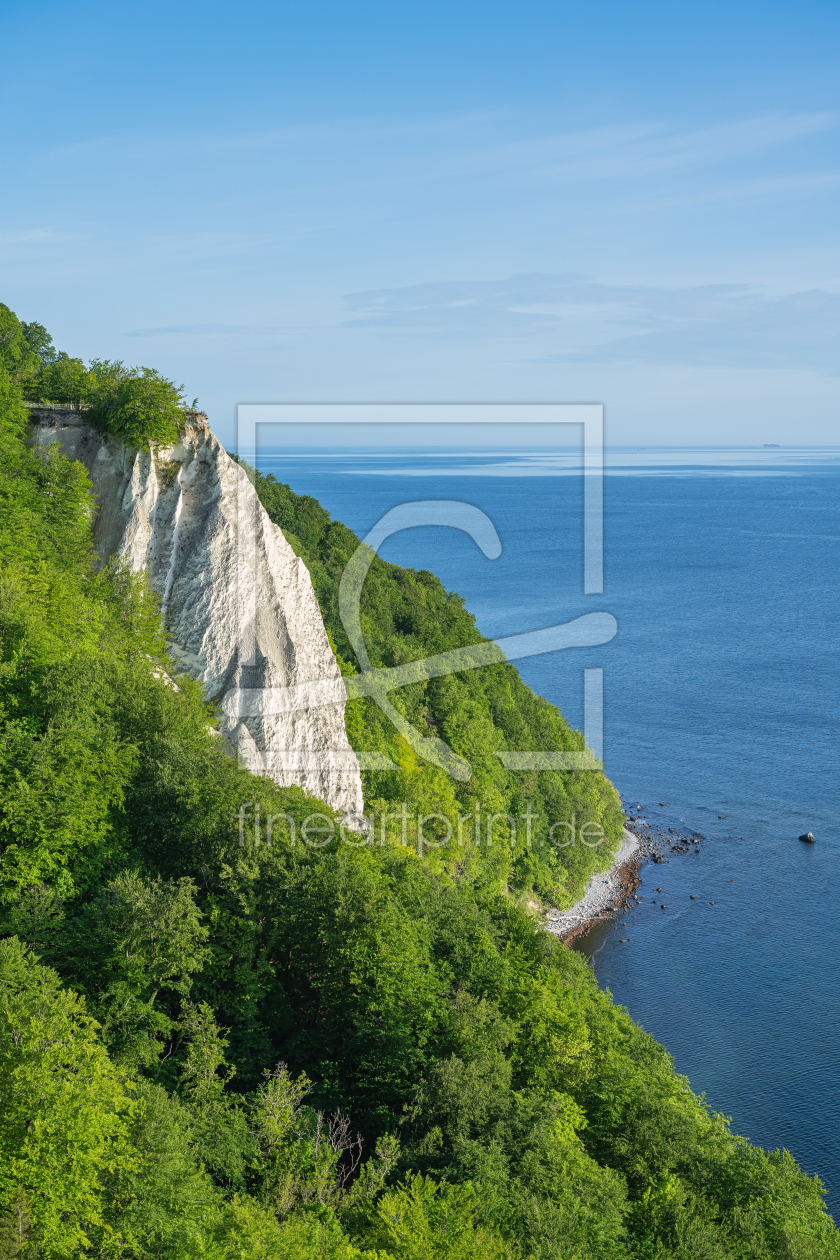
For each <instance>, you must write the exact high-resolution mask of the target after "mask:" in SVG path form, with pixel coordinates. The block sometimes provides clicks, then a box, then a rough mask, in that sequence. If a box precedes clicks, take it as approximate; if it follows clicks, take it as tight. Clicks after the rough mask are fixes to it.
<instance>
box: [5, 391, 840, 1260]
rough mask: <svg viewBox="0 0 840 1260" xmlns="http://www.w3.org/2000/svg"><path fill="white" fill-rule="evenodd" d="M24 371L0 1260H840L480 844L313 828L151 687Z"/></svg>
mask: <svg viewBox="0 0 840 1260" xmlns="http://www.w3.org/2000/svg"><path fill="white" fill-rule="evenodd" d="M16 390H17V387H16V386H15V384H14V382H13V381H12V380H11V379H10V378H9V376H8V374H5V375H4V373H3V372H0V399H2V404H1V405H0V504H2V508H3V510H2V513H0V757H2V761H0V1060H2V1062H0V1256H6V1255H8V1256H23V1257H30V1258H31V1260H37V1258H39V1257H43V1258H44V1260H65V1258H66V1260H70V1258H71V1257H72V1258H73V1260H75V1258H76V1257H81V1256H97V1257H117V1256H119V1257H122V1258H124V1260H146V1258H148V1260H152V1258H154V1260H183V1258H184V1257H187V1258H189V1257H203V1258H205V1260H206V1258H207V1257H212V1258H213V1260H255V1258H257V1257H264V1258H265V1260H290V1258H300V1260H314V1258H315V1257H322V1258H327V1257H331V1258H333V1260H358V1258H359V1257H365V1258H367V1260H397V1258H399V1260H427V1258H428V1260H431V1258H432V1257H435V1258H438V1257H448V1258H449V1260H461V1258H462V1257H463V1258H464V1260H466V1257H480V1258H483V1260H497V1258H501V1257H509V1258H511V1260H513V1258H516V1257H518V1258H520V1260H528V1258H533V1260H549V1258H551V1260H555V1258H556V1260H603V1258H607V1260H611V1258H614V1260H619V1258H620V1260H625V1258H626V1260H632V1258H638V1260H654V1258H655V1260H689V1258H693V1260H697V1258H698V1257H701V1258H705V1260H744V1258H745V1257H747V1258H751V1260H777V1258H782V1257H811V1258H814V1257H817V1258H821V1260H832V1258H837V1257H840V1239H839V1238H838V1235H837V1233H836V1231H835V1230H834V1229H833V1226H832V1225H831V1223H830V1221H829V1220H828V1218H827V1217H826V1216H825V1213H824V1211H823V1209H822V1204H821V1194H820V1186H819V1183H818V1182H817V1181H816V1180H813V1179H810V1178H808V1177H806V1176H805V1175H803V1174H802V1172H801V1171H800V1170H799V1169H798V1168H797V1167H796V1165H795V1164H794V1162H793V1161H792V1159H791V1158H790V1156H789V1155H787V1154H785V1153H778V1152H777V1153H775V1154H767V1153H765V1152H763V1151H760V1150H757V1149H756V1148H754V1147H751V1146H750V1145H749V1144H748V1143H746V1142H745V1141H743V1140H742V1139H739V1138H737V1137H735V1136H733V1135H732V1134H731V1132H730V1131H729V1129H728V1127H727V1125H726V1123H725V1121H724V1120H723V1119H722V1118H721V1117H719V1116H714V1115H711V1114H710V1113H709V1112H708V1111H707V1109H706V1108H705V1106H704V1105H703V1102H702V1100H700V1099H698V1098H697V1097H696V1096H695V1095H694V1094H692V1093H691V1091H690V1089H689V1087H688V1084H687V1082H686V1081H685V1080H684V1079H683V1078H681V1077H680V1076H678V1075H677V1074H676V1073H675V1072H674V1069H673V1065H672V1063H671V1061H670V1059H669V1057H668V1055H667V1054H666V1052H665V1051H664V1050H663V1048H662V1047H661V1046H658V1045H657V1044H656V1043H655V1042H654V1041H653V1040H652V1039H651V1038H650V1037H649V1036H647V1034H645V1033H644V1032H643V1031H642V1030H641V1029H640V1028H638V1027H637V1026H636V1025H634V1024H633V1022H632V1020H631V1019H630V1018H629V1016H628V1015H627V1013H626V1012H625V1011H623V1010H621V1009H620V1008H617V1007H615V1006H614V1005H613V1003H612V1002H611V1000H610V998H609V996H608V995H607V994H604V993H602V992H601V991H600V990H599V989H598V987H597V984H596V982H595V979H594V976H593V974H592V972H591V971H590V970H589V968H588V967H586V966H585V965H584V963H583V962H582V960H581V959H580V958H579V957H578V956H577V955H576V954H574V953H572V952H571V951H569V950H567V949H565V948H564V947H563V946H562V945H560V944H559V943H558V942H557V941H556V940H554V938H552V937H550V936H549V935H547V934H546V933H545V932H543V931H542V930H541V928H540V927H539V926H538V925H537V923H536V922H535V921H534V919H533V918H532V917H531V916H530V915H529V914H528V913H527V912H526V911H525V910H524V909H523V908H522V907H521V906H520V905H519V904H517V900H516V899H515V898H512V897H511V896H509V895H508V894H507V892H506V891H505V888H504V885H505V879H504V878H502V879H501V880H496V879H495V877H492V878H491V875H492V871H491V870H490V868H489V867H488V866H487V865H486V864H485V863H484V860H483V857H484V855H482V861H481V862H479V861H478V860H477V859H476V861H475V862H474V863H473V865H472V866H470V864H469V863H466V864H465V865H464V867H463V868H462V869H452V868H450V867H449V866H448V865H447V862H446V861H440V860H437V858H436V851H433V852H432V854H431V856H430V857H421V856H418V855H417V853H416V851H415V850H414V849H413V848H411V847H408V846H405V847H404V846H401V845H399V844H395V845H384V846H380V845H371V844H361V845H359V844H357V843H356V842H357V840H358V839H359V838H358V837H353V836H349V837H348V839H349V840H351V841H353V843H347V844H344V843H341V842H340V841H333V842H331V843H330V844H328V845H327V846H326V847H324V848H322V849H315V848H312V847H309V846H307V845H305V844H302V843H301V841H300V834H301V824H302V822H303V821H304V819H305V818H306V817H307V816H308V815H310V814H312V813H315V812H318V813H321V814H323V813H324V812H325V810H326V807H325V806H324V804H323V803H322V802H318V801H315V800H312V799H310V798H307V797H306V796H305V795H304V794H303V793H302V792H301V791H299V790H297V789H280V788H278V787H277V786H276V785H274V784H273V783H271V782H269V781H268V780H266V779H258V778H254V777H253V776H252V775H250V774H249V773H248V772H247V771H246V770H244V769H243V767H241V766H239V765H238V764H237V763H236V762H235V761H234V760H233V759H232V758H231V757H230V756H229V755H228V754H227V753H226V751H225V748H224V746H223V744H222V741H221V740H220V739H219V738H218V736H217V735H215V734H214V733H213V731H212V729H211V726H210V724H211V723H212V721H213V718H214V715H213V713H212V711H208V709H207V707H206V706H205V705H204V703H203V701H202V698H201V695H200V693H199V691H198V688H197V687H195V686H194V685H192V684H191V683H190V682H189V680H188V679H183V678H179V679H178V680H177V681H178V690H175V689H173V688H172V686H171V685H168V682H167V679H166V677H165V671H167V670H169V669H170V668H171V663H170V662H169V661H168V659H167V657H166V652H165V647H164V643H163V637H162V633H161V627H160V620H159V616H158V613H157V609H156V604H155V600H154V599H153V598H152V596H151V595H150V593H149V591H148V590H147V588H146V586H145V584H144V582H143V580H142V579H141V578H138V577H137V576H133V575H131V574H127V573H125V572H122V571H121V570H119V569H112V570H106V571H105V573H104V574H99V575H97V573H96V572H95V569H94V566H93V565H92V563H91V556H90V544H89V526H90V519H91V505H90V501H89V497H88V490H87V485H86V479H85V476H84V473H83V470H81V468H80V467H78V466H75V465H72V464H71V463H69V462H68V461H67V460H66V459H63V457H62V456H61V455H60V454H57V453H54V452H52V453H47V454H44V453H43V452H37V451H33V450H31V449H29V448H28V447H27V446H26V445H25V442H24V440H23V439H24V436H25V426H24V423H23V420H22V409H21V407H20V397H19V393H18V392H16ZM389 580H390V579H389ZM382 581H383V584H384V583H385V579H384V578H383V579H382ZM394 581H395V585H396V587H397V588H398V589H401V588H400V587H399V581H398V580H397V579H396V578H395V579H394ZM408 581H409V579H408V578H406V582H408ZM429 589H430V590H431V591H432V594H433V595H434V598H435V599H436V600H441V599H443V600H444V601H445V600H446V598H447V597H446V596H441V595H440V593H439V592H438V591H437V590H436V588H434V587H431V586H430V587H429ZM388 598H389V599H390V598H391V596H388ZM435 607H437V605H435ZM456 622H457V618H456ZM449 632H450V631H449V630H447V633H449ZM425 634H426V631H424V635H425ZM394 635H395V636H396V631H394ZM375 637H376V629H375V627H374V626H371V627H370V638H371V639H374V638H375ZM425 642H426V640H425V639H424V640H423V641H422V642H421V641H415V642H414V643H413V644H412V645H411V650H413V651H416V652H419V651H420V650H426V648H425ZM383 650H384V649H383ZM395 650H396V649H395ZM493 668H494V669H495V668H500V669H502V670H504V669H505V668H506V667H504V666H502V667H493ZM510 685H511V686H513V685H514V684H510ZM483 694H485V695H486V692H485V693H483ZM404 782H405V783H406V785H407V786H409V787H410V784H411V782H412V780H411V779H410V778H406V779H405V780H404ZM423 790H424V791H425V790H426V789H425V788H423ZM482 790H484V789H483V788H482ZM603 790H604V791H605V792H606V791H607V787H604V789H603ZM409 799H410V798H409ZM257 805H259V807H260V811H261V815H262V818H263V819H266V818H267V817H268V816H269V815H274V816H275V818H276V824H277V825H276V826H275V829H274V840H273V843H272V844H271V845H268V844H267V843H265V838H266V833H265V830H263V834H262V842H261V843H257V842H256V836H255V833H254V830H253V828H252V827H249V826H244V825H243V826H242V830H241V833H240V811H241V810H242V808H243V807H244V806H247V807H248V810H247V811H245V812H247V813H248V814H249V815H250V817H253V815H254V813H255V811H256V806H257ZM327 812H328V811H327ZM242 816H243V818H244V813H243V815H242ZM291 824H294V833H293V832H292V826H291ZM293 834H294V843H293ZM240 840H241V843H240ZM502 874H503V875H505V874H506V872H502ZM39 960H40V961H39Z"/></svg>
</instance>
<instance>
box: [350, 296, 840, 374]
mask: <svg viewBox="0 0 840 1260" xmlns="http://www.w3.org/2000/svg"><path fill="white" fill-rule="evenodd" d="M348 306H349V308H350V310H351V312H352V313H353V316H354V319H353V322H356V323H362V324H373V325H376V326H379V327H391V328H394V329H406V330H411V331H414V332H418V331H421V330H427V331H430V332H431V331H433V332H438V333H447V334H459V335H461V336H487V335H504V334H508V335H509V334H511V333H516V332H522V333H526V332H527V333H530V334H533V333H534V332H535V331H541V332H542V333H543V334H544V335H543V337H542V344H545V341H546V340H549V341H551V340H554V341H556V344H557V349H556V351H553V352H549V353H548V354H544V355H543V356H542V361H543V362H557V363H611V362H618V361H622V360H625V361H627V360H633V361H636V362H644V363H652V364H668V365H682V366H703V367H762V368H798V369H803V370H808V371H817V372H823V373H830V374H832V375H833V374H835V373H837V372H838V371H840V355H838V345H840V293H835V292H831V291H828V290H825V289H812V290H806V291H803V292H796V293H787V294H781V295H778V294H777V295H772V294H767V293H765V292H762V291H761V290H759V289H757V288H755V287H753V286H750V285H744V284H715V285H699V286H693V287H685V288H665V287H654V286H644V285H615V284H604V283H600V282H596V281H593V280H589V279H587V278H586V277H584V276H580V275H575V274H561V275H550V274H537V275H521V276H512V277H510V278H509V279H507V280H493V281H450V282H440V283H436V284H421V285H412V286H409V287H406V288H400V289H379V290H370V291H368V292H365V293H356V294H351V295H350V297H349V298H348Z"/></svg>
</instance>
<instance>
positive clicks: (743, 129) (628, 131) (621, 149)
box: [474, 111, 840, 181]
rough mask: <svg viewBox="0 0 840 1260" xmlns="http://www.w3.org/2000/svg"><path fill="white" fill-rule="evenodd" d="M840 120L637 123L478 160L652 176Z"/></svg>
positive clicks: (488, 152) (552, 175)
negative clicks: (695, 125)
mask: <svg viewBox="0 0 840 1260" xmlns="http://www.w3.org/2000/svg"><path fill="white" fill-rule="evenodd" d="M838 123H840V114H837V113H835V112H827V111H825V112H822V113H810V114H772V115H769V116H766V117H761V118H749V119H742V120H738V121H735V122H729V123H724V124H721V125H719V126H715V127H702V128H696V129H690V128H689V129H680V128H675V127H668V126H665V125H661V124H656V123H634V124H628V125H626V126H621V127H606V128H601V129H589V130H584V131H575V132H568V131H563V132H557V133H554V134H548V135H543V136H540V137H534V138H531V139H528V140H519V141H515V142H513V143H510V144H505V145H498V146H495V147H492V148H488V149H485V150H483V151H481V152H479V153H477V154H476V157H475V159H474V161H475V164H476V165H497V166H505V167H508V168H516V169H518V170H519V171H520V173H526V172H527V173H528V174H530V176H531V177H534V178H540V179H550V180H554V179H562V180H564V181H569V180H571V181H578V180H591V179H614V178H617V177H627V176H631V177H639V176H649V175H651V174H655V173H657V172H664V171H672V170H675V169H677V168H680V167H684V168H688V167H692V166H708V165H709V164H713V163H726V162H732V161H736V160H740V159H745V158H750V157H754V156H758V155H760V154H762V153H765V152H767V151H768V150H770V149H775V148H778V147H779V146H781V145H784V144H790V143H791V142H792V141H795V140H801V139H803V138H804V137H806V136H810V135H813V134H815V133H817V132H821V131H826V130H829V129H831V128H835V127H837V125H838Z"/></svg>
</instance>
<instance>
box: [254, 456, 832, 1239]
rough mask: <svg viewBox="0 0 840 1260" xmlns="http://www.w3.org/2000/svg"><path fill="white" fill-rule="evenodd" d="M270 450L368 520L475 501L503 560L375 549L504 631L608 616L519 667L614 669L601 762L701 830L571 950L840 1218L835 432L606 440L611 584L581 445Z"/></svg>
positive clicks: (546, 691) (418, 534)
mask: <svg viewBox="0 0 840 1260" xmlns="http://www.w3.org/2000/svg"><path fill="white" fill-rule="evenodd" d="M258 462H259V464H260V467H261V468H262V469H263V470H264V471H271V472H273V473H274V474H275V475H276V476H277V477H278V478H279V479H280V480H281V481H287V482H289V483H290V484H291V485H292V487H293V488H294V489H295V490H297V491H298V492H299V493H306V494H312V495H315V496H316V497H317V498H318V499H319V500H320V501H321V502H322V503H323V504H324V505H325V506H326V507H327V508H328V509H329V511H330V512H331V513H332V514H333V515H334V516H335V517H337V518H338V519H340V520H343V521H344V522H345V523H346V524H347V525H349V526H351V527H352V528H353V529H354V530H356V531H357V532H358V533H359V534H360V535H364V534H365V533H366V532H367V530H368V529H369V528H370V527H371V526H372V525H373V524H374V523H375V522H376V521H377V520H378V519H379V517H380V516H381V515H382V514H383V513H384V512H385V511H386V510H387V509H388V508H390V507H393V506H395V505H396V504H399V503H404V502H407V501H410V500H414V499H455V500H460V501H464V502H468V503H471V504H474V505H476V506H478V507H480V508H482V509H483V510H484V511H485V512H486V513H487V514H488V515H489V516H490V518H491V519H492V521H493V522H494V524H495V526H496V529H497V531H498V533H499V536H500V537H501V540H502V546H503V551H502V555H501V556H500V558H499V559H497V560H492V561H491V560H487V559H485V558H484V556H483V555H482V554H481V553H480V552H479V550H478V549H477V547H476V546H475V545H474V544H473V543H472V542H471V540H470V539H469V538H468V537H467V536H466V535H464V534H459V533H456V532H455V531H454V530H448V529H440V528H439V529H422V530H421V529H415V530H411V531H409V532H407V533H404V534H402V535H399V536H396V537H394V538H392V539H390V540H389V541H388V542H387V543H386V544H385V546H384V547H383V549H382V554H383V555H384V557H385V558H386V559H389V560H393V561H395V562H397V563H399V564H404V565H410V566H412V567H415V568H427V569H431V570H433V571H434V572H435V573H437V574H438V576H439V577H440V578H441V580H442V581H443V583H444V584H445V586H446V587H447V588H448V589H451V590H456V591H458V592H459V593H460V594H461V595H463V596H464V598H465V600H466V603H467V605H468V607H469V608H470V610H471V611H472V612H473V613H474V614H475V616H476V619H477V622H478V625H479V628H480V629H481V630H482V631H483V633H485V634H487V635H489V636H492V637H494V638H495V637H499V636H501V635H509V634H516V633H520V632H523V631H526V630H534V629H539V628H541V627H545V626H549V625H553V624H555V623H558V622H562V621H566V620H569V619H570V618H572V617H575V616H578V615H580V614H581V613H583V612H588V611H593V610H606V611H608V612H611V613H613V614H614V615H615V617H616V618H617V619H618V623H619V633H618V636H617V637H616V638H615V639H614V640H613V642H611V643H609V644H607V645H605V646H603V647H598V648H591V649H576V650H570V651H566V652H555V653H552V654H549V655H546V656H541V657H533V658H531V659H529V660H523V661H520V662H518V666H519V668H520V670H521V673H522V675H523V677H524V678H525V680H526V682H528V683H529V684H530V686H532V687H533V688H534V689H535V690H536V691H537V692H539V693H540V694H541V695H543V696H546V697H547V698H548V699H549V700H551V701H553V702H554V703H555V704H557V705H558V706H559V707H560V708H561V709H562V710H563V712H564V713H565V714H566V716H567V717H568V718H569V719H570V721H571V722H572V723H573V724H574V725H575V726H580V725H581V723H582V713H583V708H582V701H583V670H584V668H592V667H601V668H603V670H604V685H605V698H604V714H605V744H604V756H605V763H606V768H607V773H608V774H609V775H610V777H611V778H612V780H613V782H614V783H615V784H616V786H617V787H618V789H619V790H620V792H621V793H622V796H623V798H624V800H625V803H626V804H627V806H628V808H632V809H633V811H634V812H640V813H641V816H642V817H644V818H648V819H650V820H652V821H656V822H660V823H661V822H664V823H665V824H666V825H669V826H674V827H677V828H679V829H681V830H684V829H685V828H692V829H696V830H698V831H700V832H702V833H703V834H704V835H705V836H706V837H707V838H708V843H707V844H705V845H704V846H703V850H702V853H701V854H700V855H699V856H694V855H693V854H692V855H691V856H688V857H683V858H675V859H673V860H671V861H670V862H669V863H668V864H667V865H662V866H649V867H647V868H645V870H644V872H643V880H642V886H641V890H640V896H641V897H642V899H643V904H642V907H641V908H640V909H639V910H637V911H635V912H633V913H632V914H631V915H630V916H629V917H628V919H627V920H625V921H624V922H622V923H621V925H620V930H614V929H613V928H612V926H609V927H605V928H603V929H599V930H598V931H597V932H595V933H593V934H592V935H591V936H590V937H589V938H587V940H586V941H585V942H583V943H582V945H581V949H582V950H583V952H585V953H586V954H588V955H589V956H590V957H591V959H592V962H593V965H594V967H595V970H596V972H597V974H598V977H599V979H600V981H601V983H602V984H603V985H604V986H605V987H607V988H609V989H610V990H611V992H612V993H613V995H614V997H615V999H616V1000H617V1001H619V1002H621V1003H623V1004H624V1005H626V1006H627V1008H628V1009H629V1011H630V1013H631V1014H632V1015H633V1017H634V1018H635V1019H636V1020H638V1022H639V1023H641V1024H642V1025H643V1026H644V1027H645V1028H646V1029H647V1030H648V1031H649V1032H650V1033H652V1034H653V1036H654V1037H656V1038H657V1040H659V1041H660V1042H662V1043H663V1044H664V1045H665V1046H667V1047H668V1049H669V1051H670V1052H671V1054H672V1055H673V1057H674V1061H675V1064H676V1067H677V1069H678V1070H679V1071H680V1072H682V1073H684V1074H685V1075H686V1076H688V1078H689V1080H690V1082H691V1085H692V1086H693V1088H694V1089H695V1090H697V1091H699V1092H703V1093H705V1094H706V1097H707V1100H708V1102H709V1103H710V1104H711V1105H712V1106H713V1107H714V1108H715V1109H717V1110H719V1111H722V1112H724V1113H725V1114H727V1115H730V1116H731V1117H732V1123H733V1127H734V1129H735V1130H736V1131H737V1132H739V1133H741V1134H743V1135H744V1136H746V1137H748V1138H750V1139H751V1140H752V1141H753V1142H757V1143H759V1144H761V1145H762V1146H765V1147H768V1148H775V1147H777V1146H780V1145H781V1146H786V1147H787V1148H788V1149H789V1150H790V1151H792V1152H793V1154H794V1156H795V1157H796V1159H797V1160H798V1161H799V1162H800V1163H801V1165H802V1166H803V1168H805V1169H806V1170H807V1171H808V1172H811V1173H818V1174H819V1175H820V1176H821V1177H822V1178H823V1180H824V1181H825V1182H826V1183H827V1185H828V1187H829V1190H830V1206H831V1208H832V1210H833V1211H834V1213H835V1216H837V1217H840V783H838V748H840V713H838V699H840V687H838V684H839V683H840V633H839V632H838V628H840V589H839V588H840V583H838V578H840V449H837V448H835V449H828V450H805V449H802V448H799V449H794V448H791V449H782V450H767V449H761V448H759V449H740V450H736V449H723V450H711V449H710V450H691V451H688V450H675V449H671V450H665V449H660V450H655V449H649V450H616V451H612V452H611V453H610V456H609V461H608V462H609V469H608V475H607V477H606V480H605V540H606V541H605V560H606V578H605V587H604V593H603V595H597V596H592V595H590V596H584V595H583V594H582V550H581V548H582V503H581V480H580V477H579V475H578V474H577V472H576V466H577V455H576V454H574V453H570V452H568V451H566V452H564V451H559V450H554V451H551V450H549V451H545V450H543V451H537V452H535V451H528V452H526V451H510V450H506V451H504V452H493V451H483V452H481V453H480V454H475V453H471V452H462V453H459V452H457V451H451V450H450V451H442V452H441V451H436V450H419V449H412V450H405V449H402V450H392V451H384V450H382V449H379V450H376V451H365V450H356V451H344V452H342V451H338V450H335V449H333V450H331V451H328V452H325V451H318V452H316V451H306V450H301V449H296V450H286V451H283V452H281V451H277V450H276V449H274V450H271V449H268V450H266V451H264V452H263V453H262V454H261V456H260V458H259V461H258ZM804 831H813V832H814V834H815V836H816V837H817V843H816V845H813V846H810V845H804V844H801V843H799V842H798V840H797V839H796V837H797V836H798V835H799V833H800V832H804ZM657 887H661V888H662V890H663V892H662V895H661V896H658V897H657V901H659V902H662V901H664V902H665V903H666V904H667V907H668V908H667V910H666V911H663V910H661V909H660V908H659V906H658V905H654V904H653V902H652V894H653V892H654V890H655V889H656V888H657ZM691 893H694V894H695V897H696V900H694V901H692V900H690V894H691ZM710 902H713V903H714V904H713V905H710V904H708V903H710ZM621 937H629V938H630V943H629V944H620V943H619V938H621Z"/></svg>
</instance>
